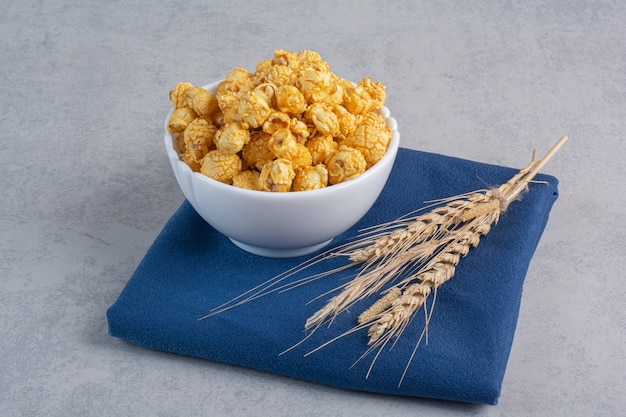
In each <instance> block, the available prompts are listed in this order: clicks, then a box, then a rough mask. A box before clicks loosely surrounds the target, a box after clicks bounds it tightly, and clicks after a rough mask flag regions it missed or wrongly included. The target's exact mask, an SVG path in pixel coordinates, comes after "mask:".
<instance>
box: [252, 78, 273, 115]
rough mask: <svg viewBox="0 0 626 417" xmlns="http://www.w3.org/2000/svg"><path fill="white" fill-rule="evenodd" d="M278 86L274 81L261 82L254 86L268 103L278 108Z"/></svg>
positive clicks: (255, 90)
mask: <svg viewBox="0 0 626 417" xmlns="http://www.w3.org/2000/svg"><path fill="white" fill-rule="evenodd" d="M276 88H277V87H276V86H275V85H274V84H272V83H266V82H264V83H261V84H258V85H257V86H256V87H254V90H253V91H254V92H255V93H257V94H260V95H262V96H263V98H265V101H266V102H267V104H268V105H269V106H270V107H271V108H272V109H275V108H276Z"/></svg>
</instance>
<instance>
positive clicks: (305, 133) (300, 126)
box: [289, 117, 314, 144]
mask: <svg viewBox="0 0 626 417" xmlns="http://www.w3.org/2000/svg"><path fill="white" fill-rule="evenodd" d="M289 130H291V133H293V135H294V136H295V138H296V140H297V141H298V143H302V144H305V143H306V141H307V138H308V137H309V136H311V130H314V129H309V126H307V124H306V123H304V122H303V121H302V120H298V119H296V118H295V117H292V118H291V120H290V122H289Z"/></svg>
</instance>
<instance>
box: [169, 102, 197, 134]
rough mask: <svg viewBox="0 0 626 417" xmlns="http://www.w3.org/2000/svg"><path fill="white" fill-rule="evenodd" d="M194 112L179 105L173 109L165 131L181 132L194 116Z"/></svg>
mask: <svg viewBox="0 0 626 417" xmlns="http://www.w3.org/2000/svg"><path fill="white" fill-rule="evenodd" d="M196 116H197V115H196V112H195V111H193V109H191V108H189V107H179V108H176V109H174V111H173V112H172V116H171V117H170V120H169V122H168V123H167V131H168V132H170V133H178V132H182V131H183V130H185V129H186V128H187V125H188V124H189V123H191V122H193V120H194V119H195V118H196Z"/></svg>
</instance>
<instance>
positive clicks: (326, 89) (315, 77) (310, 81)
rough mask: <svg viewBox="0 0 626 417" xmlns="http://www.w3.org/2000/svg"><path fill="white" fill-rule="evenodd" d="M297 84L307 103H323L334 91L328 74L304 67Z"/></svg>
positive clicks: (334, 86) (333, 85)
mask: <svg viewBox="0 0 626 417" xmlns="http://www.w3.org/2000/svg"><path fill="white" fill-rule="evenodd" d="M297 84H298V86H299V88H300V91H301V92H302V94H303V95H304V98H306V100H307V102H308V103H317V102H323V101H325V100H326V99H327V98H328V97H329V96H330V95H331V94H332V93H333V92H334V91H335V89H336V85H335V83H334V82H333V79H332V76H331V74H330V73H329V72H325V71H320V70H319V69H316V68H313V67H306V68H304V69H303V70H302V73H301V75H300V77H299V78H298V83H297Z"/></svg>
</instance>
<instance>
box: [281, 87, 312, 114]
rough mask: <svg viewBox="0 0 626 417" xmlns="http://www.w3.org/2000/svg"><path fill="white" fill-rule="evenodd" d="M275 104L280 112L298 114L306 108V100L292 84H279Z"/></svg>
mask: <svg viewBox="0 0 626 417" xmlns="http://www.w3.org/2000/svg"><path fill="white" fill-rule="evenodd" d="M276 106H277V107H278V110H280V111H282V112H285V113H294V114H298V113H302V112H304V110H306V100H305V98H304V95H303V94H302V93H301V92H300V90H298V89H297V88H296V87H294V86H293V85H281V86H279V87H278V88H277V89H276Z"/></svg>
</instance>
